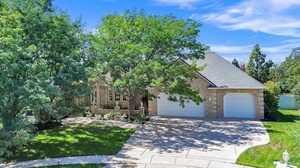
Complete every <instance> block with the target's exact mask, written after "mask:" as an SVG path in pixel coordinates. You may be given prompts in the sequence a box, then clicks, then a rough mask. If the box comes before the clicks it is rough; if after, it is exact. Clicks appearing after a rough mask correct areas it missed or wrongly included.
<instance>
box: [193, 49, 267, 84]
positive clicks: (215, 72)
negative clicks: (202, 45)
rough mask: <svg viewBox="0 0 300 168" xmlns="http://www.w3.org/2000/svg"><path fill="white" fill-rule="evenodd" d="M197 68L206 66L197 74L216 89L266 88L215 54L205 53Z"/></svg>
mask: <svg viewBox="0 0 300 168" xmlns="http://www.w3.org/2000/svg"><path fill="white" fill-rule="evenodd" d="M197 64H198V65H199V66H203V65H206V67H205V68H204V70H203V71H200V72H199V73H200V74H201V75H202V76H204V77H205V78H206V79H207V80H209V81H211V82H212V83H213V84H214V85H215V86H213V87H216V88H231V89H265V88H266V87H265V86H264V85H263V84H262V83H260V82H259V81H257V80H256V79H254V78H252V77H251V76H249V75H248V74H246V73H245V72H243V71H242V70H240V69H239V68H237V67H236V66H234V65H232V64H231V63H230V62H229V61H227V60H225V59H224V58H223V57H221V56H218V55H217V54H216V53H213V52H207V53H206V54H205V59H202V60H198V62H197Z"/></svg>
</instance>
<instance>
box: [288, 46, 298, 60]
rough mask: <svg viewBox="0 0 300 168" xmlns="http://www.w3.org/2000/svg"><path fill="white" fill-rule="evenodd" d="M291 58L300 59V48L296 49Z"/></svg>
mask: <svg viewBox="0 0 300 168" xmlns="http://www.w3.org/2000/svg"><path fill="white" fill-rule="evenodd" d="M290 56H291V57H294V58H300V47H297V48H294V49H293V51H292V53H291V55H290Z"/></svg>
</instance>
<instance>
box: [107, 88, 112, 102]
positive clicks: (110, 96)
mask: <svg viewBox="0 0 300 168" xmlns="http://www.w3.org/2000/svg"><path fill="white" fill-rule="evenodd" d="M108 97H109V100H110V101H113V92H112V91H111V90H110V91H108Z"/></svg>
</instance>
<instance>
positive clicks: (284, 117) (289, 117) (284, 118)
mask: <svg viewBox="0 0 300 168" xmlns="http://www.w3.org/2000/svg"><path fill="white" fill-rule="evenodd" d="M299 114H300V111H299ZM276 119H277V121H279V122H296V121H300V115H294V114H283V113H282V112H280V111H278V112H277V116H276Z"/></svg>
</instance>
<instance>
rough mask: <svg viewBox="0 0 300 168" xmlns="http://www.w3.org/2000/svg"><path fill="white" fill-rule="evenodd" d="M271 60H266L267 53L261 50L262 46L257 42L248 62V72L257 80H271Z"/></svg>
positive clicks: (263, 81)
mask: <svg viewBox="0 0 300 168" xmlns="http://www.w3.org/2000/svg"><path fill="white" fill-rule="evenodd" d="M273 64H274V63H273V62H272V61H271V60H269V61H266V55H265V54H263V53H262V52H261V51H260V47H259V45H258V44H256V45H255V46H254V48H253V50H252V53H251V55H250V58H249V62H248V64H247V68H246V72H247V73H248V74H249V75H250V76H252V77H253V78H255V79H256V80H258V81H260V82H262V83H265V82H267V81H269V80H271V77H270V72H271V68H272V67H273Z"/></svg>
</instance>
